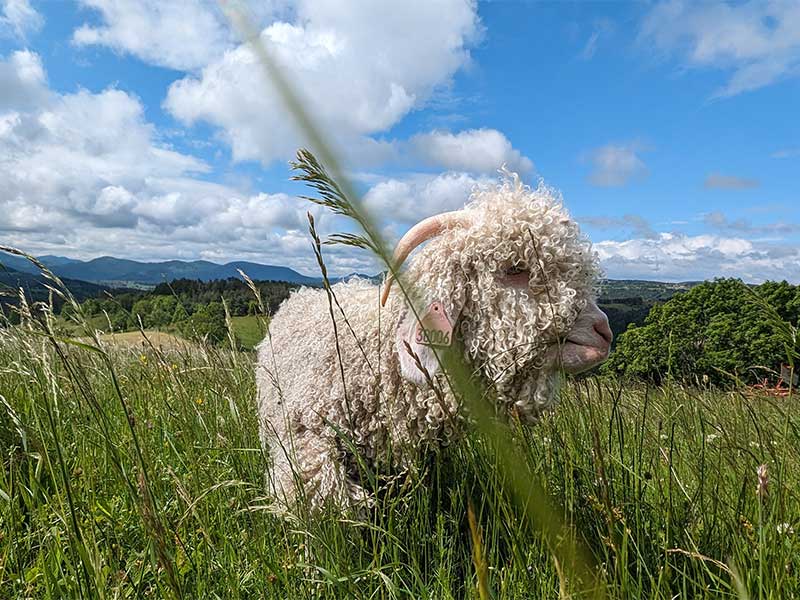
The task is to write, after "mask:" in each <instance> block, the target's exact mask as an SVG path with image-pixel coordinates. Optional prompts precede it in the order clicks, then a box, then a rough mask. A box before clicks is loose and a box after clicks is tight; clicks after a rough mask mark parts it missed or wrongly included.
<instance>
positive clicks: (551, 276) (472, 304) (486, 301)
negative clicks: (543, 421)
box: [257, 177, 611, 509]
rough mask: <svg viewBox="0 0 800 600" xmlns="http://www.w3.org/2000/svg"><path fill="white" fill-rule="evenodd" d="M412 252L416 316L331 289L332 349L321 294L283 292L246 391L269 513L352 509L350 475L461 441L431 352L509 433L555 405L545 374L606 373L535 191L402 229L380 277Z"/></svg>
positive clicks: (353, 285)
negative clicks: (459, 369) (476, 386)
mask: <svg viewBox="0 0 800 600" xmlns="http://www.w3.org/2000/svg"><path fill="white" fill-rule="evenodd" d="M425 241H427V242H428V243H427V245H425V246H424V247H423V248H421V249H420V250H419V251H418V252H417V253H416V254H415V256H414V257H412V259H411V260H410V264H409V265H408V268H407V271H406V273H405V277H404V279H403V281H407V282H410V283H413V287H414V289H415V290H416V291H417V296H418V297H419V296H421V298H419V301H418V302H415V306H418V307H419V309H418V311H417V315H415V314H414V311H412V310H410V308H409V306H408V302H407V300H406V298H405V296H404V295H403V294H402V293H400V291H399V290H398V286H396V285H395V286H394V288H392V287H391V280H390V279H389V280H387V281H386V283H385V284H384V287H383V293H382V294H381V293H380V290H379V288H378V287H377V286H375V285H372V284H370V283H367V282H365V281H363V280H355V281H350V282H348V283H339V284H336V285H334V286H333V292H334V294H335V296H336V299H337V300H338V302H339V304H340V305H341V307H342V310H343V312H344V313H345V315H346V317H347V319H346V321H347V322H346V321H345V319H344V318H343V317H342V314H341V312H340V311H339V310H338V309H337V308H334V312H335V318H336V323H337V327H338V335H336V336H335V335H334V327H333V321H332V319H331V314H330V312H329V300H328V298H327V296H326V292H325V291H324V290H320V289H301V290H299V291H297V292H295V293H293V294H292V296H291V297H290V298H289V299H287V300H286V301H285V302H284V303H283V304H282V305H281V307H280V308H279V310H278V311H277V312H276V314H275V316H274V318H273V319H272V322H271V323H270V335H269V336H268V337H267V338H266V339H265V340H264V341H263V342H262V343H261V344H260V346H259V348H258V364H257V385H258V407H259V419H260V424H261V439H262V443H263V445H264V447H265V448H267V449H268V450H269V454H270V457H271V463H272V464H271V469H270V472H269V473H268V478H269V480H270V483H271V485H272V492H273V493H274V495H275V498H276V500H277V501H278V503H279V505H282V506H284V507H285V508H289V507H291V506H292V504H293V503H294V502H295V501H297V500H298V499H300V498H303V497H305V498H306V499H307V500H308V501H309V503H310V506H311V508H312V509H317V508H320V507H321V506H323V505H325V504H326V503H333V504H334V505H336V506H339V507H342V508H345V507H348V506H355V505H357V504H359V503H361V502H364V501H367V502H368V501H369V494H368V493H367V491H366V490H365V488H363V487H362V482H361V481H359V476H358V472H359V471H358V461H359V460H363V461H366V462H367V463H368V464H369V465H370V466H371V467H374V468H377V469H378V470H380V469H381V468H382V467H383V468H386V469H390V468H391V467H398V466H400V467H402V466H404V465H407V464H410V463H411V462H412V460H413V458H414V457H416V456H419V455H420V453H421V452H422V451H423V450H424V449H425V448H426V447H428V448H429V447H431V446H432V445H435V444H445V443H447V442H449V441H451V440H452V439H453V438H454V437H455V436H458V435H460V434H461V433H462V432H463V428H464V424H465V423H466V420H465V419H464V418H463V417H464V414H463V413H464V408H463V407H461V406H459V402H458V400H457V399H456V397H455V396H454V394H452V392H451V391H450V390H449V388H448V386H447V383H446V381H445V380H444V379H445V378H444V374H443V373H441V372H440V361H439V360H438V359H437V356H436V354H435V351H434V347H435V346H436V345H440V346H448V345H450V344H458V345H457V346H454V347H457V348H460V349H462V350H463V353H464V358H465V360H466V361H467V363H468V364H469V365H471V368H474V369H476V370H477V372H478V373H479V375H480V377H481V379H482V380H483V382H484V383H485V384H486V385H487V386H489V387H490V388H491V390H492V398H494V400H495V401H496V402H498V403H499V406H498V409H500V411H501V412H502V411H505V412H506V413H507V414H509V415H514V417H515V418H518V419H521V420H522V421H525V422H534V421H535V420H536V418H537V416H538V415H539V414H540V413H541V412H542V411H543V410H544V409H546V408H548V407H549V406H550V405H551V404H552V403H553V402H554V401H555V400H554V396H555V394H554V382H555V374H556V373H557V371H559V370H564V371H566V372H569V373H577V372H580V371H583V370H586V369H588V368H591V367H593V366H595V365H597V364H599V363H601V362H603V361H604V360H605V359H606V358H607V356H608V351H609V345H610V343H611V331H610V329H609V326H608V319H607V318H606V315H605V314H604V313H602V312H601V311H600V310H599V309H598V308H597V305H596V304H595V301H594V296H595V291H594V290H595V285H596V279H597V276H598V272H599V269H598V265H597V258H596V255H595V254H594V252H593V251H592V249H591V245H590V243H589V241H588V240H587V239H586V238H585V237H584V236H582V235H581V233H580V231H579V228H578V226H577V224H576V223H575V222H574V221H572V220H571V219H570V218H569V215H568V213H567V212H566V210H565V209H564V208H563V206H562V205H561V203H560V201H559V200H558V199H557V198H556V197H555V196H554V194H553V193H552V192H551V191H550V190H549V189H548V188H546V187H544V186H543V185H540V186H539V188H538V189H535V190H532V189H531V188H529V187H527V186H523V185H521V184H520V183H519V181H518V179H517V178H516V177H514V178H510V179H508V180H506V181H505V182H504V183H502V184H500V185H498V186H497V187H494V188H492V189H484V190H477V191H475V192H473V194H472V196H471V197H470V201H469V203H468V204H467V205H466V206H465V208H464V209H463V210H460V211H456V212H451V213H445V214H441V215H437V216H434V217H431V218H428V219H426V220H424V221H422V222H421V223H419V224H417V225H416V226H414V227H413V228H412V229H411V230H410V231H409V232H408V233H407V234H406V235H405V236H404V237H403V239H402V240H400V242H399V244H398V246H397V248H396V250H395V262H396V264H399V263H402V262H403V261H404V260H405V259H406V257H407V256H408V255H409V254H410V253H411V251H412V250H413V249H414V248H416V247H417V246H419V245H420V244H422V243H423V242H425ZM381 296H383V297H382V299H381V298H380V297H381ZM381 300H382V301H381ZM387 300H388V302H386V301H387ZM384 303H385V307H384V306H383V305H384ZM337 339H338V343H337ZM409 350H410V351H411V352H409ZM420 366H421V367H422V368H423V369H425V370H426V371H427V373H425V372H423V370H421V369H420ZM431 384H433V386H434V387H432V386H431ZM437 387H438V388H439V390H443V392H441V391H437V390H436V389H435V388H437ZM390 447H391V451H390ZM354 450H355V451H356V452H357V453H358V455H359V456H358V458H357V457H356V456H355V453H354ZM390 457H391V458H390ZM389 461H391V463H392V464H389Z"/></svg>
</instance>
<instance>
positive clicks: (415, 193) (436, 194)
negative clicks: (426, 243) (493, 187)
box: [364, 173, 497, 233]
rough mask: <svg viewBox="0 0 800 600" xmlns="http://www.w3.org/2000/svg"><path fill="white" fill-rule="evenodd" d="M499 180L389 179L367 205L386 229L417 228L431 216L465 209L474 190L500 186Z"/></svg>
mask: <svg viewBox="0 0 800 600" xmlns="http://www.w3.org/2000/svg"><path fill="white" fill-rule="evenodd" d="M496 181H497V180H496V178H490V177H475V176H473V175H470V174H468V173H443V174H440V175H416V176H410V177H407V178H404V179H387V180H386V181H381V182H380V183H378V184H376V185H374V186H373V187H372V188H370V190H369V191H368V192H367V193H366V194H365V195H364V205H365V206H366V207H367V209H368V210H369V211H370V212H371V214H373V215H375V217H376V218H378V219H380V221H381V222H382V223H383V224H384V225H389V226H390V230H389V231H390V233H394V232H395V230H394V228H393V224H396V223H400V224H402V225H406V226H408V225H413V224H414V223H417V222H418V221H420V220H422V219H424V218H425V217H429V216H431V215H434V214H437V213H441V212H446V211H449V210H456V209H459V208H461V207H462V206H464V204H465V203H466V201H467V199H468V198H469V195H470V193H471V192H472V190H473V188H475V187H476V186H480V185H488V184H490V183H492V182H496Z"/></svg>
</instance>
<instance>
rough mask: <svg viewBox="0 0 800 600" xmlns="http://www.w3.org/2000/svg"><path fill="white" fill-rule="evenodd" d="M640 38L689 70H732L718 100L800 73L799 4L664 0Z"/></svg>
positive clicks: (648, 18)
mask: <svg viewBox="0 0 800 600" xmlns="http://www.w3.org/2000/svg"><path fill="white" fill-rule="evenodd" d="M640 40H641V41H642V42H644V43H647V44H648V45H653V46H654V47H655V48H657V49H658V50H660V51H661V52H663V53H665V54H668V55H669V54H676V55H679V56H681V57H683V59H684V60H685V61H686V63H687V64H688V66H690V67H700V68H715V69H721V70H725V71H728V72H730V73H731V76H730V79H729V80H728V82H727V84H726V85H725V86H723V87H722V88H720V89H718V90H717V91H716V92H715V94H714V96H715V97H726V96H734V95H736V94H740V93H742V92H747V91H750V90H755V89H758V88H761V87H764V86H767V85H770V84H773V83H775V82H777V81H779V80H781V79H784V78H787V77H793V76H796V75H797V74H798V73H799V72H800V70H798V68H799V67H800V3H798V2H794V1H790V0H786V1H782V0H777V1H772V0H747V1H745V2H736V3H733V2H727V1H724V0H713V1H708V2H688V1H686V0H668V1H663V2H659V3H657V4H656V5H654V6H653V8H652V9H651V10H650V11H649V13H648V14H647V16H646V17H645V19H644V21H643V23H642V28H641V31H640Z"/></svg>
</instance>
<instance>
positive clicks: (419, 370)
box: [395, 300, 461, 386]
mask: <svg viewBox="0 0 800 600" xmlns="http://www.w3.org/2000/svg"><path fill="white" fill-rule="evenodd" d="M460 312H461V307H460V306H452V305H448V304H445V303H444V302H440V301H438V300H435V301H433V302H431V303H430V304H429V305H428V306H427V307H424V308H423V310H422V311H421V312H419V313H418V314H419V319H418V318H417V316H416V315H415V314H414V311H412V310H410V309H409V310H407V311H406V314H405V316H404V317H403V318H402V319H401V320H400V325H399V326H398V327H397V334H396V339H395V348H396V349H397V355H398V357H399V360H400V372H401V374H402V375H403V377H404V378H405V379H407V380H408V381H410V382H412V383H414V384H416V385H419V386H425V385H427V383H428V377H426V376H425V372H427V374H428V376H429V377H431V378H432V377H433V376H434V375H436V373H438V372H439V368H440V365H439V360H438V359H437V357H436V351H435V349H436V348H440V349H444V348H446V347H449V346H450V345H451V344H452V343H453V336H454V335H455V325H456V322H457V321H458V317H459V314H460ZM423 370H424V371H423Z"/></svg>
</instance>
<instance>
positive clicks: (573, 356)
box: [550, 331, 611, 375]
mask: <svg viewBox="0 0 800 600" xmlns="http://www.w3.org/2000/svg"><path fill="white" fill-rule="evenodd" d="M610 351H611V337H610V335H608V336H606V335H601V334H598V333H597V332H596V331H595V332H592V334H591V335H585V334H584V335H580V334H578V335H570V336H567V337H566V339H564V340H560V341H559V342H557V343H555V344H553V345H552V346H551V347H550V352H551V356H552V364H553V366H554V367H556V368H558V369H561V370H563V371H564V372H566V373H570V374H573V375H575V374H577V373H582V372H583V371H588V370H589V369H591V368H592V367H596V366H597V365H600V364H602V363H604V362H605V361H606V359H607V358H608V354H609V352H610Z"/></svg>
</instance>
